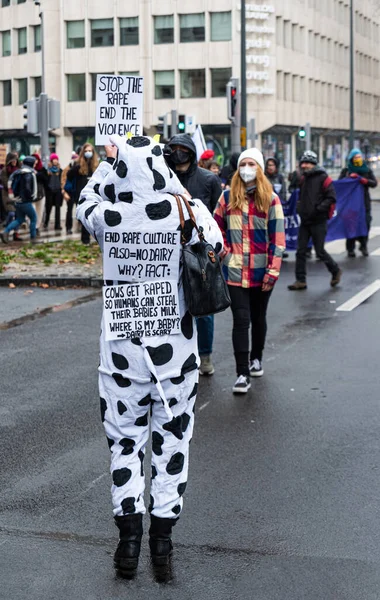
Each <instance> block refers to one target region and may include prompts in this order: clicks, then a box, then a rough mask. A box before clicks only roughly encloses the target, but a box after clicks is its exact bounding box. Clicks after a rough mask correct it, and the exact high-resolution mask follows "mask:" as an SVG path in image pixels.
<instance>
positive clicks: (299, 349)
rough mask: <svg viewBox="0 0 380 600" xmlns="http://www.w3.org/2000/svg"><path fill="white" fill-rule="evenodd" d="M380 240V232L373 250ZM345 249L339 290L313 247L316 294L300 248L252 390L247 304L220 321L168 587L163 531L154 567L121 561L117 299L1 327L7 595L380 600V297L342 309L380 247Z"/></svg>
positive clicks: (35, 598)
mask: <svg viewBox="0 0 380 600" xmlns="http://www.w3.org/2000/svg"><path fill="white" fill-rule="evenodd" d="M375 217H376V218H375V224H376V223H378V224H380V207H379V208H377V207H376V209H375ZM375 231H376V230H375ZM379 233H380V230H379ZM379 247H380V235H379V236H377V237H374V238H373V239H372V240H371V242H370V251H371V252H373V251H375V250H376V249H377V248H379ZM338 249H339V248H338ZM335 258H336V259H337V260H338V261H339V262H340V264H341V266H342V268H343V270H344V275H343V279H342V284H341V286H340V287H339V288H337V289H331V288H330V287H329V276H328V273H327V271H326V270H325V268H324V266H323V265H322V264H320V263H317V262H316V261H314V260H312V261H310V262H309V263H308V267H309V274H310V275H309V280H308V283H309V288H308V290H307V291H306V292H299V293H294V292H293V293H292V292H289V291H288V290H287V288H286V286H287V284H288V283H290V282H292V281H293V279H294V259H293V258H292V257H291V258H290V259H288V261H287V262H286V263H285V265H284V267H283V271H282V275H281V279H280V281H279V283H278V285H277V288H276V290H275V292H274V294H273V297H272V300H271V304H270V310H269V332H268V341H267V348H266V354H265V362H264V367H265V375H264V377H263V378H262V379H258V380H257V381H254V382H253V384H254V385H253V386H252V389H251V391H250V393H249V394H247V395H246V396H242V397H234V396H233V395H232V394H231V392H230V389H231V385H232V384H233V383H234V377H235V373H234V364H233V359H232V345H231V339H230V338H231V317H230V314H229V313H225V314H222V315H219V316H218V317H217V319H216V341H215V352H214V358H215V362H216V365H217V369H216V373H215V375H214V376H213V377H212V378H209V379H206V380H204V379H203V380H202V382H201V386H200V392H199V396H198V400H197V408H196V417H197V421H196V430H195V435H194V439H193V443H192V449H191V466H190V469H191V470H190V478H189V485H188V491H187V492H186V495H185V505H184V511H183V515H182V517H181V520H180V521H179V523H178V525H177V526H176V528H175V530H174V542H175V549H176V550H175V557H174V564H173V566H174V572H173V576H174V577H173V580H172V581H171V582H170V583H169V584H166V585H163V584H161V585H160V584H158V583H156V582H155V581H154V579H153V576H152V573H151V570H150V566H149V560H148V545H147V539H146V537H147V536H145V538H144V544H143V548H142V557H141V563H140V569H139V574H138V577H137V579H136V580H135V581H133V582H126V581H123V580H119V579H117V578H116V577H115V575H114V573H113V567H112V554H113V552H114V549H115V546H116V543H117V532H116V528H115V526H114V524H113V519H112V512H111V501H110V494H109V487H110V476H109V472H108V461H109V455H108V448H107V444H106V441H105V438H104V435H103V430H102V426H101V423H100V416H99V403H98V392H97V374H96V368H97V362H98V332H99V322H100V312H101V304H100V300H99V299H95V300H92V301H89V302H86V303H84V304H81V305H74V306H73V307H72V308H68V309H67V310H63V311H60V312H53V313H51V314H48V315H47V316H45V317H43V318H40V319H37V320H35V321H30V322H25V323H24V324H22V325H20V326H18V327H14V328H11V329H9V330H7V331H1V332H0V340H1V345H0V352H1V361H0V377H1V387H2V393H1V398H0V417H1V418H0V428H1V431H0V456H1V470H0V546H1V551H0V573H1V585H0V598H1V600H3V599H4V600H26V599H28V600H52V599H53V598H54V600H63V599H65V600H74V599H80V600H96V599H105V598H106V599H107V600H116V599H117V600H119V599H122V598H133V599H134V600H143V599H144V600H145V599H148V598H158V599H161V598H162V599H165V600H171V599H174V598H181V599H197V600H205V599H207V600H214V599H215V600H229V599H232V598H238V599H239V600H240V599H242V600H245V599H247V600H248V599H254V600H304V599H305V600H341V599H342V600H378V599H379V598H380V519H379V507H380V478H379V464H380V442H379V428H380V409H379V375H378V373H379V339H380V292H377V293H375V294H374V295H373V296H372V297H371V298H370V299H369V300H367V301H366V302H365V303H362V304H360V305H359V306H357V308H355V309H354V310H352V311H351V312H341V311H337V308H339V307H340V306H341V305H342V304H344V303H345V302H346V301H347V300H349V299H350V298H351V297H352V296H354V295H355V294H356V293H358V292H360V291H361V290H363V288H365V287H366V286H368V285H369V284H370V283H372V282H373V281H376V280H378V279H380V256H376V255H373V256H371V257H369V258H368V259H364V258H362V257H360V258H359V257H358V258H356V259H355V260H353V259H351V261H349V259H347V258H345V255H344V254H342V255H339V256H335ZM13 292H14V293H15V294H18V295H20V294H22V293H23V292H22V291H19V290H13ZM75 296H76V293H75ZM16 297H17V298H18V297H19V296H15V298H16ZM66 299H67V298H66V296H65V300H66ZM3 302H6V300H4V299H3ZM147 526H148V522H146V529H147Z"/></svg>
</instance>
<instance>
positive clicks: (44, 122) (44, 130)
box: [34, 0, 49, 168]
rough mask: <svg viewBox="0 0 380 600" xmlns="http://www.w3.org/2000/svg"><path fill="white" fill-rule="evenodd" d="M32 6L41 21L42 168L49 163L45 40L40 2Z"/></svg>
mask: <svg viewBox="0 0 380 600" xmlns="http://www.w3.org/2000/svg"><path fill="white" fill-rule="evenodd" d="M34 4H35V5H36V6H39V7H40V12H39V17H40V20H41V93H40V102H39V104H40V109H39V114H40V124H39V125H40V127H39V128H40V139H41V158H42V163H43V165H44V167H45V168H46V167H47V166H48V162H49V118H48V110H49V106H48V96H47V94H46V81H45V40H44V14H43V12H42V7H41V2H40V1H39V0H34Z"/></svg>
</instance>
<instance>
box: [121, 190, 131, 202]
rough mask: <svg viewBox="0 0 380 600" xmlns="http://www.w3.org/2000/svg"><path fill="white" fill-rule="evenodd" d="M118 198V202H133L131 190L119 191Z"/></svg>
mask: <svg viewBox="0 0 380 600" xmlns="http://www.w3.org/2000/svg"><path fill="white" fill-rule="evenodd" d="M118 198H119V201H120V202H128V203H129V204H130V203H131V202H133V194H132V192H120V194H119V195H118Z"/></svg>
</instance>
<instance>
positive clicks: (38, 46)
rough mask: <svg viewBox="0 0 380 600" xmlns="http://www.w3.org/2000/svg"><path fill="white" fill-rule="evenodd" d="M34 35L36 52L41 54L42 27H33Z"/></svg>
mask: <svg viewBox="0 0 380 600" xmlns="http://www.w3.org/2000/svg"><path fill="white" fill-rule="evenodd" d="M33 33H34V52H40V50H41V25H35V27H33Z"/></svg>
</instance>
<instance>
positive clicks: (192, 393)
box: [188, 383, 198, 400]
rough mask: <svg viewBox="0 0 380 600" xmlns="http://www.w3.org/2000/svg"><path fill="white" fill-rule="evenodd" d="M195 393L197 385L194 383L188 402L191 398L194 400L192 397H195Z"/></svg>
mask: <svg viewBox="0 0 380 600" xmlns="http://www.w3.org/2000/svg"><path fill="white" fill-rule="evenodd" d="M197 392H198V383H194V387H193V389H192V392H191V394H190V396H189V397H188V400H191V399H192V398H194V396H196V395H197Z"/></svg>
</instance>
